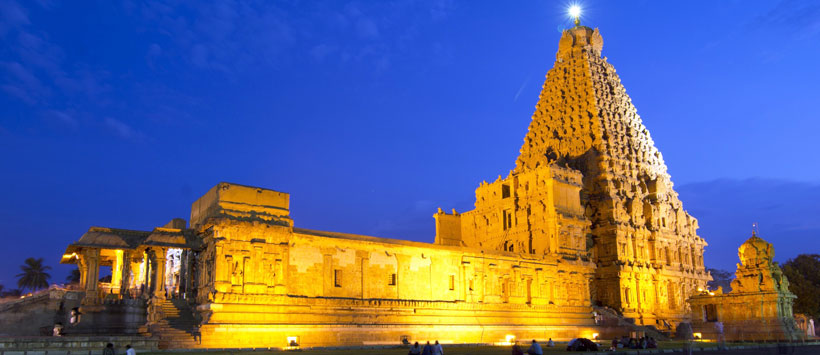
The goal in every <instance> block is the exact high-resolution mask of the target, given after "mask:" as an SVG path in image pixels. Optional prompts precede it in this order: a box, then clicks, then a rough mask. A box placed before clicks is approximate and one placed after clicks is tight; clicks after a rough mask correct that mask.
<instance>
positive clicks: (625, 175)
mask: <svg viewBox="0 0 820 355" xmlns="http://www.w3.org/2000/svg"><path fill="white" fill-rule="evenodd" d="M602 46H603V39H602V38H601V35H600V33H599V32H598V29H594V30H593V29H591V28H589V27H586V26H580V25H578V26H575V27H574V28H571V29H569V30H566V31H564V32H563V35H562V36H561V40H560V42H559V45H558V53H557V55H556V60H555V65H554V67H553V68H552V69H551V70H550V71H549V72H548V73H547V79H546V81H545V82H544V86H543V89H542V91H541V95H540V97H539V100H538V104H537V105H536V107H535V113H534V114H533V116H532V123H531V124H530V126H529V131H528V133H527V136H526V137H525V138H524V145H523V146H522V147H521V154H520V155H519V157H518V159H517V161H516V166H515V169H514V170H513V171H511V172H510V174H509V176H508V177H507V178H505V179H501V178H500V177H499V180H497V181H496V182H493V183H491V184H487V183H482V186H481V187H479V189H478V190H477V191H476V198H477V202H476V209H475V210H473V211H470V212H465V213H462V214H458V213H455V212H454V214H453V215H449V214H443V213H441V212H440V213H439V214H438V215H437V220H438V221H439V229H438V240H439V241H440V242H441V243H444V244H451V245H466V246H481V247H490V248H494V249H501V250H507V251H524V252H526V253H530V254H534V255H554V256H559V257H560V258H562V259H564V260H567V259H572V260H574V259H581V260H591V261H593V262H594V264H595V271H594V275H595V276H594V278H593V280H591V283H590V290H589V292H590V295H591V298H592V301H593V302H594V303H596V304H598V305H604V306H609V307H612V308H614V309H617V310H619V311H621V312H623V314H624V315H625V316H627V317H633V318H635V319H636V321H638V322H639V323H641V324H647V325H658V326H666V325H668V324H669V323H673V324H674V323H676V322H677V321H679V320H680V319H682V318H684V316H685V315H686V313H687V312H688V304H687V303H686V300H687V299H688V298H689V296H691V295H692V293H693V292H694V291H695V290H696V289H698V288H701V287H703V288H705V284H706V282H707V281H708V280H709V279H710V276H709V275H708V273H707V272H706V271H705V269H704V265H703V250H704V247H705V246H706V242H705V241H704V240H703V239H702V238H700V237H698V235H697V233H696V230H697V228H698V226H697V220H696V219H695V218H692V216H690V215H689V214H688V213H687V212H686V211H685V210H684V209H683V206H682V204H681V201H680V200H679V199H678V195H677V193H676V192H675V191H674V190H673V189H672V181H671V179H670V176H669V174H668V173H667V169H666V165H665V164H664V161H663V158H662V156H661V153H660V152H659V151H658V149H657V148H656V147H655V145H654V143H653V141H652V138H651V137H650V135H649V131H648V130H647V129H646V127H645V126H644V125H643V124H642V122H641V119H640V117H639V116H638V114H637V110H636V108H635V106H634V105H633V104H632V101H631V100H630V98H629V96H628V95H627V93H626V89H624V87H623V85H622V84H621V81H620V79H619V78H618V75H617V74H616V73H615V68H614V67H613V66H612V65H611V64H609V63H607V61H606V58H602V56H601V49H602ZM550 175H552V180H553V182H555V181H562V182H563V183H565V184H568V185H573V186H577V187H578V188H580V191H579V193H577V192H576V193H568V192H569V191H568V190H567V189H559V188H553V187H551V186H547V185H550V184H545V183H542V181H541V179H542V178H543V179H545V180H549V178H550ZM552 185H555V186H558V185H559V184H552ZM550 190H553V191H550ZM568 195H571V196H568ZM550 204H552V207H553V209H555V211H547V212H545V209H549V205H550ZM573 207H577V208H579V209H580V210H579V211H578V212H577V213H574V212H573ZM442 221H443V222H444V224H443V225H442V223H441V222H442ZM453 224H457V225H458V226H454V225H453ZM499 227H500V228H499Z"/></svg>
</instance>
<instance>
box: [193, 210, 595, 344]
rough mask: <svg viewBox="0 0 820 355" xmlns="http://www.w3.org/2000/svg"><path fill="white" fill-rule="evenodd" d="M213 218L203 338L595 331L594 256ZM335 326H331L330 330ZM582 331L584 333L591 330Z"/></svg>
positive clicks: (208, 232)
mask: <svg viewBox="0 0 820 355" xmlns="http://www.w3.org/2000/svg"><path fill="white" fill-rule="evenodd" d="M231 213H232V212H230V211H228V213H224V214H221V215H217V216H215V217H214V218H211V219H208V220H207V224H206V225H205V226H204V227H203V228H204V229H203V230H202V235H203V236H204V241H205V243H206V248H205V250H204V251H203V252H202V253H201V257H200V258H199V259H200V264H199V267H198V268H197V269H198V270H199V272H200V275H199V276H198V277H199V281H200V284H199V299H198V301H199V304H200V305H199V306H198V311H199V312H200V314H202V316H203V319H204V320H205V322H204V324H203V326H202V327H201V329H200V331H201V332H202V341H203V343H202V344H203V346H205V347H226V346H228V344H230V346H232V347H233V346H242V345H254V346H257V347H258V346H275V347H282V346H284V345H285V343H286V338H287V337H288V336H299V337H301V338H302V339H303V340H302V341H301V344H302V345H303V346H339V345H366V344H370V343H373V344H376V343H379V342H382V343H385V344H398V343H399V342H400V338H401V337H403V336H406V337H408V338H409V339H418V340H423V339H433V337H435V338H436V339H439V340H441V341H452V342H467V343H482V342H500V341H504V339H505V336H506V335H509V334H511V333H510V332H517V333H515V334H519V335H520V336H521V337H524V338H528V337H532V338H539V339H540V338H544V337H547V338H548V337H552V338H571V337H577V336H580V335H583V334H582V333H583V332H587V333H589V334H591V332H592V331H591V330H590V329H593V327H594V321H593V319H592V316H591V308H590V294H589V288H590V285H589V279H590V278H591V275H592V273H593V267H594V265H593V264H591V263H589V262H587V261H582V260H580V259H577V260H565V259H560V258H556V257H548V258H544V257H538V258H536V257H528V256H526V255H523V256H522V254H519V253H511V252H502V251H482V250H479V249H471V248H465V247H454V246H443V245H433V244H427V243H418V242H410V241H402V240H390V239H382V238H374V237H367V236H359V235H351V234H342V233H331V232H321V231H312V230H305V229H299V228H292V227H288V226H286V225H287V223H280V222H279V221H268V220H248V219H247V218H236V217H234V216H232V215H231ZM330 330H332V331H330ZM589 334H587V335H589Z"/></svg>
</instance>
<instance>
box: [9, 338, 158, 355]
mask: <svg viewBox="0 0 820 355" xmlns="http://www.w3.org/2000/svg"><path fill="white" fill-rule="evenodd" d="M108 343H112V344H114V349H115V350H116V351H117V353H125V346H126V345H128V344H130V345H131V347H132V348H134V349H136V350H137V352H138V353H139V352H144V351H155V350H157V349H158V343H159V341H158V340H157V339H153V338H147V337H141V336H67V337H51V336H43V337H0V355H33V354H43V355H45V354H49V355H51V354H55V355H56V354H65V355H67V354H87V355H99V354H102V351H103V348H105V346H106V344H108Z"/></svg>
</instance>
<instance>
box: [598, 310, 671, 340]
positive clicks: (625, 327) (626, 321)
mask: <svg viewBox="0 0 820 355" xmlns="http://www.w3.org/2000/svg"><path fill="white" fill-rule="evenodd" d="M593 309H594V310H595V312H597V313H598V314H599V315H601V324H600V325H602V326H608V327H612V328H616V329H619V330H621V331H625V332H627V334H628V332H629V331H639V332H642V333H644V334H645V335H646V336H649V337H653V338H655V340H659V341H663V340H669V339H670V334H669V332H664V331H661V330H659V329H657V328H656V327H654V326H643V325H637V324H635V320H634V319H632V318H624V316H623V315H622V314H620V313H619V312H617V311H615V310H614V309H612V308H609V307H598V306H594V307H593ZM624 335H626V334H624Z"/></svg>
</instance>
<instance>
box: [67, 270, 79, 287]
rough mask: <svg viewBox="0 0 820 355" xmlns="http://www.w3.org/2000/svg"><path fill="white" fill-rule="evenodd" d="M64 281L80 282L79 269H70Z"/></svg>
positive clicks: (70, 282)
mask: <svg viewBox="0 0 820 355" xmlns="http://www.w3.org/2000/svg"><path fill="white" fill-rule="evenodd" d="M65 282H67V283H69V284H76V283H80V269H74V270H71V273H69V274H68V277H66V278H65Z"/></svg>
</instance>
